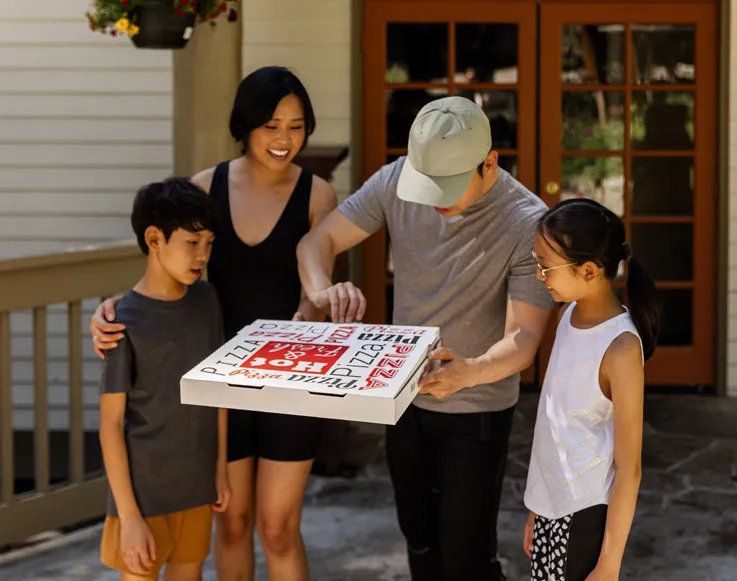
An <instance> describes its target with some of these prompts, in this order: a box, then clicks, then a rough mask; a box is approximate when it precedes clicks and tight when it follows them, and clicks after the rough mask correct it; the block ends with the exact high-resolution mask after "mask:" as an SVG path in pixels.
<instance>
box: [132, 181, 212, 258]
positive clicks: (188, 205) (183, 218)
mask: <svg viewBox="0 0 737 581" xmlns="http://www.w3.org/2000/svg"><path fill="white" fill-rule="evenodd" d="M214 224H215V206H214V205H213V203H212V201H211V200H210V196H208V195H207V194H206V193H205V192H204V190H202V188H200V187H198V186H196V185H195V184H193V183H192V182H191V181H190V180H189V179H187V178H168V179H166V180H164V181H162V182H154V183H152V184H148V185H146V186H143V187H142V188H141V189H140V190H138V193H137V194H136V198H135V200H134V201H133V212H132V213H131V226H133V231H134V232H135V233H136V239H137V240H138V246H139V248H140V249H141V251H143V253H144V254H148V245H147V244H146V240H145V233H146V228H148V227H149V226H155V227H156V228H158V229H159V230H161V231H162V232H163V234H164V238H165V239H166V241H167V242H168V241H169V238H170V237H171V235H172V232H174V231H175V230H177V229H179V228H183V229H184V230H187V231H189V232H201V231H202V230H210V231H213V227H214Z"/></svg>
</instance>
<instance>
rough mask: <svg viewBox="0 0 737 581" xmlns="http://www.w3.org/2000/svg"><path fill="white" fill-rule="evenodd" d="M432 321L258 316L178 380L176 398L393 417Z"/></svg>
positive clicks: (348, 416)
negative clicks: (296, 319)
mask: <svg viewBox="0 0 737 581" xmlns="http://www.w3.org/2000/svg"><path fill="white" fill-rule="evenodd" d="M439 335H440V333H439V329H438V328H437V327H409V326H395V325H369V324H361V323H353V324H350V323H344V324H336V323H310V322H293V321H276V320H264V319H259V320H257V321H255V322H254V323H252V324H251V325H248V326H246V327H244V328H243V329H242V330H241V331H240V332H239V333H238V335H236V336H235V337H234V338H233V339H231V340H230V341H228V342H227V343H225V345H223V346H222V347H221V348H220V349H218V350H217V351H215V352H214V353H212V355H210V356H209V357H207V358H206V359H205V360H204V361H202V362H201V363H200V364H199V365H197V366H196V367H194V368H193V369H192V370H190V371H189V372H188V373H186V374H185V375H184V376H183V377H182V380H181V384H180V387H181V399H182V403H185V404H192V405H202V406H214V407H222V408H229V409H242V410H254V411H262V412H274V413H282V414H292V415H299V416H311V417H319V418H333V419H340V420H351V421H361V422H371V423H378V424H391V425H393V424H395V423H396V422H397V420H399V418H400V417H401V416H402V414H403V413H404V410H406V409H407V406H409V404H410V403H411V402H412V400H413V399H414V397H415V396H416V395H417V389H418V386H417V383H418V381H419V379H420V377H421V376H422V372H423V371H424V369H425V367H426V365H427V362H428V360H427V354H428V352H429V351H431V350H432V349H434V348H435V346H436V345H437V344H438V342H439Z"/></svg>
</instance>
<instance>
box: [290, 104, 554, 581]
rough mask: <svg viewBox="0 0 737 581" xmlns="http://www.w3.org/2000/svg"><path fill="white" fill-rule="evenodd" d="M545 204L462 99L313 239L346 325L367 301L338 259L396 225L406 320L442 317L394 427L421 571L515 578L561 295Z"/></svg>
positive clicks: (327, 299)
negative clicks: (509, 522)
mask: <svg viewBox="0 0 737 581" xmlns="http://www.w3.org/2000/svg"><path fill="white" fill-rule="evenodd" d="M544 211H545V205H544V204H543V203H542V202H541V201H540V199H539V198H538V197H537V196H535V195H534V194H533V193H531V192H530V191H529V190H527V189H526V188H525V187H524V186H523V185H522V184H521V183H519V182H518V181H517V180H515V179H514V178H513V177H512V176H511V175H510V174H509V173H507V172H506V171H505V170H503V169H502V168H500V167H499V165H498V154H497V152H495V151H493V150H492V144H491V134H490V130H489V121H488V119H487V117H486V115H485V114H484V112H483V111H482V110H481V109H480V108H479V107H478V106H477V105H476V104H475V103H473V102H472V101H470V100H468V99H465V98H462V97H448V98H444V99H439V100H437V101H433V102H431V103H429V104H428V105H426V106H425V107H424V108H423V109H422V110H421V111H420V112H419V114H418V115H417V117H416V119H415V121H414V123H413V125H412V128H411V131H410V137H409V147H408V154H407V157H402V158H400V159H398V160H396V161H395V162H393V163H390V164H388V165H385V166H384V167H382V168H381V169H380V170H379V171H377V172H376V173H375V174H374V175H373V176H372V177H371V178H370V179H369V180H368V181H367V182H366V183H365V184H364V185H363V186H362V187H361V189H360V190H358V192H356V193H355V194H353V195H352V196H350V197H349V198H348V199H346V200H345V201H344V202H343V203H342V204H341V205H340V206H339V207H338V208H337V209H336V210H334V211H333V212H332V213H331V214H329V215H328V216H327V217H326V218H324V219H323V220H322V222H321V223H320V224H319V225H318V226H317V227H316V228H314V229H313V230H311V231H310V232H309V233H308V234H307V235H306V236H305V237H304V239H303V240H302V242H301V243H300V245H299V247H298V257H299V268H300V276H301V279H302V285H303V288H304V290H305V292H306V293H307V296H308V297H309V298H310V300H311V301H312V302H313V303H314V304H315V305H317V306H318V307H320V308H323V309H325V310H327V311H329V312H330V313H331V317H332V319H333V320H334V321H337V322H350V321H353V320H361V318H362V317H363V314H364V310H365V304H366V301H365V299H364V297H363V294H362V293H361V291H360V290H359V289H358V288H356V287H355V286H354V285H352V284H351V283H349V282H344V283H339V284H336V285H333V284H332V282H331V278H330V276H331V272H330V270H331V266H332V264H333V260H334V257H335V256H336V255H337V254H339V253H341V252H343V251H345V250H347V249H348V248H351V247H353V246H355V245H356V244H359V243H360V242H362V241H363V240H365V239H366V238H367V237H368V236H370V235H371V234H373V233H375V232H376V231H378V230H379V229H380V228H381V227H382V226H384V225H386V226H387V228H388V231H389V236H390V239H391V243H392V253H393V258H394V317H393V323H395V324H398V325H431V326H439V327H440V335H441V340H442V344H443V347H442V348H440V349H438V350H436V351H435V352H434V353H433V358H434V359H437V360H439V361H440V362H441V365H440V367H439V369H436V370H435V371H433V372H430V373H428V374H427V375H426V376H425V377H424V378H423V379H422V381H421V390H420V394H419V395H418V396H417V398H416V399H415V400H414V402H413V405H411V406H410V407H409V408H408V409H407V411H406V412H405V414H404V415H403V416H402V418H401V419H400V420H399V422H398V423H397V425H396V426H390V427H388V429H387V434H386V453H387V459H388V464H389V471H390V475H391V479H392V484H393V486H394V493H395V501H396V506H397V515H398V519H399V525H400V528H401V530H402V533H403V534H404V536H405V538H406V541H407V552H408V557H409V566H410V571H411V574H412V579H413V581H429V580H433V581H476V580H478V581H482V580H483V581H492V580H503V579H504V578H505V577H504V575H503V573H502V570H501V566H500V564H499V562H498V560H497V536H496V524H497V516H498V511H499V498H500V494H501V488H502V480H503V475H504V466H505V463H506V455H507V448H508V445H509V436H510V431H511V425H512V415H513V412H514V407H515V404H516V403H517V399H518V396H519V372H520V371H521V370H523V369H525V368H527V367H528V366H529V365H530V364H531V363H532V362H533V359H534V357H535V353H536V352H537V349H538V346H539V344H540V340H541V338H542V336H543V333H544V330H545V327H546V325H547V321H548V318H549V313H550V309H551V308H552V301H551V298H550V295H549V293H548V292H547V290H546V288H545V286H544V284H543V283H541V282H540V281H538V280H537V279H536V268H537V265H536V263H535V261H534V259H533V257H532V239H533V236H534V232H535V227H536V225H537V221H538V219H539V218H540V216H541V215H542V214H543V212H544Z"/></svg>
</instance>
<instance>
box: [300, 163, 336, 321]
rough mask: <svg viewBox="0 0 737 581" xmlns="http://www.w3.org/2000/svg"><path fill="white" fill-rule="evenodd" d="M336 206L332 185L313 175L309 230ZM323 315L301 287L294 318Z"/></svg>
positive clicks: (321, 318) (313, 318) (306, 319)
mask: <svg viewBox="0 0 737 581" xmlns="http://www.w3.org/2000/svg"><path fill="white" fill-rule="evenodd" d="M337 207H338V197H337V195H336V194H335V190H334V189H333V187H332V186H331V185H330V184H329V183H328V182H326V181H325V180H324V179H322V178H320V177H318V176H313V178H312V192H311V193H310V230H312V229H313V228H314V227H315V226H316V225H317V224H319V223H320V221H321V220H322V219H323V218H324V217H325V216H327V215H328V214H329V213H330V212H332V211H333V210H334V209H335V208H337ZM331 270H332V269H331ZM325 315H326V312H325V311H323V310H322V309H319V308H318V307H316V306H315V305H314V304H313V303H312V302H311V301H310V300H309V298H307V294H306V293H305V291H304V289H303V290H302V297H301V299H300V303H299V309H298V310H297V313H296V314H295V316H294V319H295V320H301V321H324V320H325Z"/></svg>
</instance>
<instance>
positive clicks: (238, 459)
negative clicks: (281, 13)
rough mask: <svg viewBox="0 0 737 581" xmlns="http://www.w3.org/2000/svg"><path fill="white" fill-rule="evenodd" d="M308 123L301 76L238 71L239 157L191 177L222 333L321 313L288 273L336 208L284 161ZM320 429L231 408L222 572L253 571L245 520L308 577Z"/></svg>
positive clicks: (234, 117)
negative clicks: (206, 199)
mask: <svg viewBox="0 0 737 581" xmlns="http://www.w3.org/2000/svg"><path fill="white" fill-rule="evenodd" d="M314 129H315V115H314V113H313V110H312V105H311V104H310V98H309V96H308V95H307V91H306V90H305V88H304V86H303V85H302V83H301V82H300V81H299V79H298V78H297V77H296V76H294V75H293V74H292V73H291V72H290V71H289V70H287V69H285V68H282V67H264V68H262V69H259V70H257V71H255V72H253V73H251V74H250V75H248V76H247V77H246V78H245V79H244V80H243V81H242V83H241V85H240V87H239V89H238V92H237V95H236V97H235V103H234V106H233V110H232V114H231V118H230V133H231V135H232V136H233V138H234V139H235V140H236V141H238V142H240V143H241V145H242V149H243V156H242V157H239V158H237V159H234V160H231V161H226V162H223V163H221V164H219V165H218V166H217V167H214V168H210V169H207V170H205V171H203V172H201V173H199V174H197V175H196V176H194V178H192V181H194V182H195V183H197V184H198V185H199V186H200V187H202V188H203V189H204V190H205V191H206V192H209V194H210V196H212V198H213V200H214V201H215V203H216V205H217V207H218V209H219V214H220V218H221V219H220V223H219V224H216V228H215V242H214V245H213V249H212V256H211V258H210V263H209V266H208V279H209V281H210V282H211V283H212V284H213V286H214V287H215V290H216V291H217V294H218V297H219V299H220V303H221V305H222V310H223V318H224V328H225V334H226V339H230V338H232V337H233V336H235V334H236V333H237V332H238V331H239V330H240V329H241V328H243V327H244V326H245V325H248V324H249V323H251V322H253V321H254V320H255V319H259V318H262V319H291V318H293V317H294V318H298V319H307V320H318V319H321V318H322V317H321V316H320V315H321V313H318V312H317V311H316V309H315V308H314V307H313V306H312V305H311V304H310V303H309V301H307V300H306V299H303V297H302V293H301V290H302V289H301V285H300V280H299V273H298V272H297V243H298V242H299V241H300V239H301V238H302V236H304V235H305V234H306V233H307V232H308V231H309V230H310V228H312V227H313V226H314V225H315V224H316V223H317V222H318V221H319V220H320V219H321V218H322V217H323V216H325V215H326V214H327V213H329V212H330V211H331V210H332V209H333V208H335V207H336V196H335V192H334V191H333V189H332V187H330V186H329V185H328V184H327V183H326V182H325V181H323V180H322V179H320V178H318V177H316V176H313V175H312V174H311V173H310V172H308V171H307V170H303V169H301V168H300V167H298V166H296V165H295V164H294V163H293V160H294V158H295V156H296V155H297V154H298V153H299V152H300V151H301V150H302V149H303V148H304V147H305V145H306V144H307V138H308V137H309V135H310V134H311V133H312V132H313V131H314ZM114 304H115V302H114V301H113V300H111V301H107V302H106V303H103V305H101V306H100V308H98V310H97V312H96V313H95V316H94V318H93V321H92V324H91V325H90V327H91V331H92V334H93V338H94V340H95V347H96V349H98V354H101V352H100V351H99V350H100V349H109V348H112V347H115V345H116V341H117V340H119V338H120V337H122V335H121V334H120V331H121V330H122V327H121V326H119V325H114V324H112V325H111V324H109V323H106V322H105V320H107V321H113V320H114V319H115V315H114V310H113V307H114ZM322 428H323V421H322V420H320V419H315V418H308V417H300V416H287V415H277V414H268V413H258V412H250V411H240V410H231V411H230V412H229V414H228V462H229V463H228V476H229V481H230V486H231V489H232V496H231V501H230V504H229V506H228V508H227V510H226V512H225V513H224V514H221V515H218V519H217V521H216V522H217V530H216V539H215V560H216V566H217V570H218V578H219V580H220V581H251V580H252V579H253V577H254V555H253V531H254V525H255V528H256V529H257V531H258V534H259V537H260V540H261V545H262V547H263V549H264V553H265V555H266V562H267V567H268V575H269V578H270V579H289V580H290V581H306V580H307V579H308V568H307V556H306V553H305V547H304V543H303V541H302V537H301V535H300V520H301V511H302V500H303V497H304V491H305V487H306V485H307V478H308V476H309V474H310V469H311V467H312V462H313V460H314V458H315V456H316V454H317V448H318V445H319V441H320V436H321V432H322ZM257 466H258V470H256V468H257Z"/></svg>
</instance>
